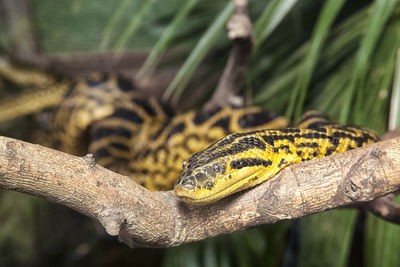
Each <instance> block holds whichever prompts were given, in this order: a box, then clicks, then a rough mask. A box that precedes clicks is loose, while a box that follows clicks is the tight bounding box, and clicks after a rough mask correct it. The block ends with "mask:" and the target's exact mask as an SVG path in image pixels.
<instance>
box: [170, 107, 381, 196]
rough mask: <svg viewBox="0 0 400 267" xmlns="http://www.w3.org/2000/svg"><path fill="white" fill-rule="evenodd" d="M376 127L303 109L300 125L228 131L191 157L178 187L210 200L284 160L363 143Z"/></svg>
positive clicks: (266, 175)
mask: <svg viewBox="0 0 400 267" xmlns="http://www.w3.org/2000/svg"><path fill="white" fill-rule="evenodd" d="M377 140H378V138H377V136H376V135H375V133H373V132H372V131H370V130H368V129H365V128H361V127H354V126H348V125H339V124H333V123H331V122H329V121H328V120H327V119H326V118H324V116H323V115H322V114H321V113H320V112H315V111H312V112H308V113H306V114H304V115H303V117H302V119H301V120H300V122H299V124H298V127H297V128H285V129H273V130H259V131H253V132H247V133H235V134H231V135H228V136H227V137H225V138H223V139H221V140H220V141H218V142H216V143H214V144H212V145H210V146H209V147H208V148H207V149H205V150H203V151H201V152H198V153H196V154H194V155H193V156H192V157H190V158H189V160H188V162H187V163H186V164H184V165H185V167H184V170H183V172H182V174H181V176H180V177H179V179H178V180H177V181H176V185H175V193H176V195H177V196H179V197H181V198H182V199H183V200H184V201H186V202H190V203H200V204H201V203H209V202H212V201H216V200H218V199H221V198H223V197H225V196H227V195H230V194H232V193H235V192H237V191H240V190H243V189H246V188H249V187H252V186H254V185H257V184H259V183H261V182H264V181H266V180H268V179H270V178H271V177H273V176H274V175H275V174H276V173H277V172H278V171H280V170H281V169H282V168H284V167H285V166H287V165H289V164H292V163H296V162H301V161H306V160H312V159H316V158H321V157H324V156H329V155H332V154H336V153H340V152H344V151H348V150H351V149H354V148H358V147H362V146H365V145H368V144H371V143H374V142H376V141H377Z"/></svg>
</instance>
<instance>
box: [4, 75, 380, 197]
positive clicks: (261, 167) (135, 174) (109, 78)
mask: <svg viewBox="0 0 400 267" xmlns="http://www.w3.org/2000/svg"><path fill="white" fill-rule="evenodd" d="M15 72H16V71H15V70H13V73H12V74H13V75H14V76H15ZM17 74H18V73H17ZM35 75H36V74H35ZM43 75H44V74H43ZM17 76H18V75H17ZM37 77H40V75H38V76H37ZM42 80H43V79H42ZM48 80H50V82H49V84H48V85H46V86H47V87H53V88H55V89H56V90H64V91H65V88H67V87H71V88H72V89H70V90H69V92H68V93H67V95H66V96H65V97H64V99H63V100H62V102H61V104H60V105H59V107H58V108H57V110H56V112H55V115H54V118H53V132H54V133H55V136H56V138H55V139H56V140H57V144H56V146H57V147H58V148H60V149H61V150H63V151H66V152H69V153H72V154H76V155H83V154H85V153H87V152H89V153H92V154H94V156H95V159H96V161H97V163H99V164H100V165H102V166H104V167H106V168H109V169H111V170H114V171H116V172H119V173H121V174H124V175H128V176H130V177H132V178H133V179H134V180H135V181H136V182H138V183H139V184H141V185H143V186H145V187H146V188H148V189H150V190H153V191H154V190H169V189H172V188H173V185H174V182H175V181H176V182H175V193H176V195H177V196H178V197H180V198H181V199H182V200H184V201H186V202H189V203H199V204H204V203H210V202H213V201H216V200H218V199H220V198H223V197H225V196H227V195H229V194H232V193H234V192H237V191H239V190H243V189H246V188H249V187H251V186H254V185H256V184H259V183H261V182H263V181H265V180H268V179H269V178H271V177H272V176H273V175H275V174H276V173H277V172H278V171H279V170H281V169H282V168H284V167H285V166H287V165H289V164H292V163H295V162H300V161H305V160H311V159H315V158H320V157H323V156H328V155H331V154H335V153H339V152H343V151H347V150H350V149H353V148H357V147H362V146H364V145H368V144H371V143H373V142H376V141H377V137H376V135H375V134H374V133H373V132H372V131H370V130H367V129H364V128H360V127H353V126H347V125H338V124H333V123H331V122H329V121H328V120H326V119H325V118H324V117H323V115H322V114H321V113H319V112H310V113H306V114H305V115H304V116H303V118H302V120H301V121H300V123H299V124H298V125H297V128H285V127H287V125H288V122H287V120H286V119H285V118H283V117H278V116H276V115H274V114H272V113H270V112H267V111H263V110H262V109H260V108H257V107H248V108H231V107H224V108H214V109H212V110H207V111H197V112H194V111H189V112H186V113H182V114H178V115H175V114H174V113H173V111H172V110H171V109H170V108H169V107H168V106H167V105H166V104H164V103H162V102H160V101H159V100H157V99H155V98H152V97H150V98H149V97H145V96H143V95H142V94H140V93H139V92H138V91H137V90H133V88H132V85H131V84H130V83H129V82H127V81H126V80H123V79H120V78H118V77H116V76H114V75H106V74H92V75H90V76H89V77H88V78H87V79H80V80H77V81H75V82H68V81H53V80H51V79H48ZM31 82H32V81H31ZM57 88H60V89H57ZM56 95H57V96H58V95H59V94H56ZM44 97H45V96H43V98H44ZM0 110H1V109H0ZM0 116H1V112H0ZM279 128H284V129H279ZM268 129H269V130H268ZM229 134H230V135H229ZM225 136H226V137H225ZM221 138H222V139H221ZM220 139H221V140H220ZM218 140H219V141H218ZM210 144H211V145H210ZM199 151H200V152H199ZM187 159H188V160H187ZM182 163H183V171H182ZM179 174H181V175H180V176H179ZM178 177H179V178H178ZM177 178H178V179H177Z"/></svg>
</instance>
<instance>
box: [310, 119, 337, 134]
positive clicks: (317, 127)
mask: <svg viewBox="0 0 400 267" xmlns="http://www.w3.org/2000/svg"><path fill="white" fill-rule="evenodd" d="M329 125H332V123H330V122H326V121H316V122H313V123H311V124H309V125H307V128H308V129H313V130H317V131H321V132H326V129H325V128H321V127H324V126H329Z"/></svg>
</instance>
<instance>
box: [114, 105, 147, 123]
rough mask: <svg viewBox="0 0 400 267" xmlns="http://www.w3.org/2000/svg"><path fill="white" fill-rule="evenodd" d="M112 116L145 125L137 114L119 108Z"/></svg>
mask: <svg viewBox="0 0 400 267" xmlns="http://www.w3.org/2000/svg"><path fill="white" fill-rule="evenodd" d="M112 116H114V117H117V118H121V119H125V120H129V121H132V122H136V123H143V119H142V118H141V117H140V116H139V115H138V114H137V113H135V112H133V111H130V110H127V109H123V108H117V109H116V110H115V111H114V113H113V115H112Z"/></svg>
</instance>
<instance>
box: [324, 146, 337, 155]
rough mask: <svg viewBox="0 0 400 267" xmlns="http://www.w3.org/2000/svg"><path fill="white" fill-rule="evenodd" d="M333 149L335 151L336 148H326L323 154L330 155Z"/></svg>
mask: <svg viewBox="0 0 400 267" xmlns="http://www.w3.org/2000/svg"><path fill="white" fill-rule="evenodd" d="M335 151H336V148H333V147H331V148H328V149H327V150H326V153H325V156H329V155H332V154H333V153H334V152H335Z"/></svg>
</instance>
